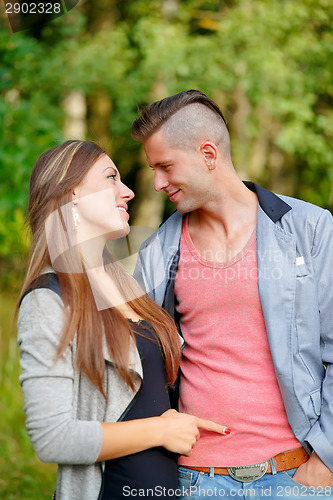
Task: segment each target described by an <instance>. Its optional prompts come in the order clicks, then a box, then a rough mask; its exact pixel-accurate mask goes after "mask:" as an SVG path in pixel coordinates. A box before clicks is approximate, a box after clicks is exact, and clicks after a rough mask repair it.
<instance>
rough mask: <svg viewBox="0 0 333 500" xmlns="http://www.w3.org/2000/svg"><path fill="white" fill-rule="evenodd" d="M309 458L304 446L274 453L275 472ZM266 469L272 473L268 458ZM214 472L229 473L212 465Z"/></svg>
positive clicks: (206, 468)
mask: <svg viewBox="0 0 333 500" xmlns="http://www.w3.org/2000/svg"><path fill="white" fill-rule="evenodd" d="M308 459H309V455H308V453H307V452H306V451H305V449H304V448H296V449H294V450H288V451H284V452H282V453H279V454H278V455H275V456H274V457H273V460H274V464H275V468H276V472H281V471H285V470H289V469H294V468H296V467H299V466H300V465H302V464H304V463H305V462H306V461H307V460H308ZM267 464H268V466H267V470H266V474H271V473H272V467H271V463H270V461H269V460H267ZM184 467H186V468H187V469H192V470H197V471H200V472H207V473H208V474H209V473H210V470H211V469H210V467H192V466H189V465H185V466H184ZM214 474H222V475H225V476H228V475H229V471H228V468H227V467H214Z"/></svg>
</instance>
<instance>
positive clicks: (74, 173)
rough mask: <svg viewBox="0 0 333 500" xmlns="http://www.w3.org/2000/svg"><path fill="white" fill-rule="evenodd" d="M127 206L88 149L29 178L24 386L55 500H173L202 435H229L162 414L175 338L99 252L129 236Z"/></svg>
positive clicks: (22, 315) (75, 145) (55, 153)
mask: <svg viewBox="0 0 333 500" xmlns="http://www.w3.org/2000/svg"><path fill="white" fill-rule="evenodd" d="M133 196H134V194H133V192H132V191H131V190H130V189H128V188H127V187H126V186H125V185H124V184H123V183H122V182H121V179H120V175H119V172H118V170H117V168H116V166H115V165H114V163H113V162H112V160H111V159H110V158H109V157H108V156H107V155H106V153H105V151H103V150H102V149H101V148H99V147H98V146H96V145H95V144H93V143H91V142H83V141H68V142H66V143H64V144H62V145H60V146H56V147H54V148H52V149H50V150H48V151H46V152H45V153H43V154H42V155H41V157H40V158H39V159H38V161H37V163H36V165H35V167H34V169H33V172H32V175H31V183H30V199H29V215H28V221H29V224H30V228H31V231H32V235H33V240H32V253H31V258H30V262H29V267H28V272H27V276H26V279H25V282H24V285H23V289H22V293H21V298H20V306H19V307H20V310H19V318H18V343H19V347H20V360H21V366H22V374H21V377H20V382H21V384H22V388H23V393H24V399H25V411H26V416H27V420H26V425H27V429H28V432H29V435H30V437H31V440H32V444H33V446H34V448H35V450H36V453H37V454H38V456H39V458H40V459H41V460H43V461H46V462H56V463H58V464H59V467H58V476H57V488H56V498H57V500H67V499H68V500H75V499H78V500H95V499H96V500H97V499H99V500H101V499H102V500H110V499H112V500H117V499H118V498H125V497H128V496H133V495H136V494H139V493H138V489H141V490H142V491H145V490H147V489H148V488H155V492H156V496H158V497H161V496H163V494H164V496H165V497H168V498H171V497H173V495H174V491H175V490H176V488H177V473H176V460H175V458H176V454H187V455H188V454H190V453H191V448H192V447H193V446H194V444H195V442H196V440H197V439H198V438H199V428H204V429H207V430H211V431H215V432H218V433H220V434H224V433H225V431H226V430H227V428H226V427H225V426H222V425H219V424H216V423H213V422H210V421H207V420H202V419H199V418H196V417H194V416H191V415H186V414H180V413H178V412H176V411H174V410H170V403H169V398H168V392H167V389H166V387H167V385H171V384H172V383H173V382H174V380H175V378H176V375H177V371H178V367H179V358H180V341H179V337H178V333H177V331H176V329H175V326H174V324H173V322H172V320H171V318H170V317H169V316H168V315H167V314H166V313H165V312H164V311H163V310H162V309H161V308H159V307H158V306H157V305H156V304H155V303H154V302H153V301H151V300H150V299H149V298H148V297H147V296H146V295H144V294H143V292H141V290H140V289H139V288H138V286H137V284H136V283H135V282H134V281H133V279H132V278H131V277H130V276H129V275H127V273H126V272H125V271H124V270H123V269H122V268H121V267H120V265H118V264H117V263H116V262H114V261H113V260H112V256H110V255H108V254H107V252H106V242H107V241H108V240H111V239H115V238H119V237H122V236H125V235H126V234H127V233H128V232H129V226H128V219H129V215H128V212H127V202H128V201H130V200H131V199H132V198H133ZM50 278H51V279H50ZM227 432H228V431H227ZM142 491H141V493H142ZM161 492H162V493H163V494H162V495H161V494H160V493H161ZM141 496H142V495H141ZM150 496H151V494H150Z"/></svg>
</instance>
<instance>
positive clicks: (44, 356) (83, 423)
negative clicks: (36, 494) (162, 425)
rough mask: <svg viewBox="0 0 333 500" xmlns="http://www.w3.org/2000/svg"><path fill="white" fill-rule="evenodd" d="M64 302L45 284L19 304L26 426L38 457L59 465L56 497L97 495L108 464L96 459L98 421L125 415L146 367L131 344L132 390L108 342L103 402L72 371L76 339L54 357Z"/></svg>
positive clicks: (88, 499) (93, 498)
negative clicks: (58, 355) (115, 366)
mask: <svg viewBox="0 0 333 500" xmlns="http://www.w3.org/2000/svg"><path fill="white" fill-rule="evenodd" d="M63 307H64V306H63V303H62V301H61V298H60V297H59V296H58V295H57V294H56V293H55V292H53V291H52V290H49V289H46V288H41V289H36V290H33V291H32V292H30V293H29V294H28V295H26V296H25V298H24V299H23V301H22V304H21V308H20V312H19V318H18V344H19V350H20V362H21V368H22V374H21V375H20V383H21V385H22V389H23V394H24V409H25V413H26V417H27V418H26V427H27V430H28V433H29V436H30V438H31V441H32V444H33V447H34V449H35V451H36V453H37V455H38V457H39V458H40V460H42V461H44V462H55V463H58V464H59V465H58V475H57V487H56V495H57V497H56V498H57V500H97V499H98V496H99V491H100V487H101V480H102V472H103V469H104V463H96V460H97V458H98V456H99V453H100V450H101V445H102V426H101V424H100V422H116V421H117V420H118V419H119V418H120V417H121V415H122V414H123V412H124V411H125V410H126V408H127V407H128V405H129V404H130V402H131V401H132V399H133V397H134V395H135V394H136V392H137V391H138V389H139V387H140V385H141V380H142V366H141V361H140V356H139V353H138V351H137V349H136V347H135V346H132V349H131V359H130V368H131V369H132V370H133V371H134V372H135V373H136V374H137V377H136V380H135V391H132V390H131V389H130V388H129V387H128V386H127V385H126V384H125V382H124V381H123V380H122V379H121V378H120V377H119V376H118V374H117V372H116V370H115V368H114V365H113V363H112V360H111V359H110V357H109V354H108V351H107V348H106V345H105V346H104V357H105V363H106V373H105V387H106V388H107V389H106V390H107V397H108V401H105V399H104V398H103V396H102V395H101V393H100V392H99V391H98V390H97V389H96V387H94V386H93V385H92V384H91V382H90V381H89V380H88V378H87V377H86V376H85V375H84V374H82V373H78V372H77V371H75V370H74V358H75V340H74V342H73V344H72V345H71V347H68V349H67V350H66V352H65V353H64V354H63V355H62V356H61V358H60V359H59V360H58V361H57V362H55V361H54V360H55V356H56V353H57V349H58V345H59V341H60V338H61V335H62V328H63V321H64V314H63ZM50 496H51V494H50Z"/></svg>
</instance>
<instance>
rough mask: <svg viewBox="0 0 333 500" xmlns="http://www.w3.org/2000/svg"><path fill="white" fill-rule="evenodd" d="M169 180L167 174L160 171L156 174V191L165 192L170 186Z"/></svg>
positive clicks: (156, 171)
mask: <svg viewBox="0 0 333 500" xmlns="http://www.w3.org/2000/svg"><path fill="white" fill-rule="evenodd" d="M168 184H169V183H168V180H167V177H166V175H165V173H163V172H161V171H160V170H155V172H154V189H155V191H163V190H164V189H165V188H166V187H167V186H168Z"/></svg>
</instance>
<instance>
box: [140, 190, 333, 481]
mask: <svg viewBox="0 0 333 500" xmlns="http://www.w3.org/2000/svg"><path fill="white" fill-rule="evenodd" d="M245 184H246V185H247V187H248V188H249V189H251V190H252V191H255V192H256V194H257V196H258V200H259V206H258V216H257V228H256V234H257V266H258V293H259V299H260V303H261V307H262V311H263V315H264V320H265V324H266V330H267V337H268V341H269V346H270V349H271V353H272V359H273V363H274V367H275V373H276V377H277V380H278V383H279V387H280V390H281V394H282V398H283V401H284V405H285V408H286V412H287V416H288V421H289V423H290V425H291V428H292V430H293V433H294V434H295V436H296V438H297V439H298V440H299V442H300V443H301V444H302V445H303V446H304V447H305V448H306V449H307V451H308V452H311V451H312V450H314V451H315V452H316V453H317V455H318V456H319V457H320V458H321V460H322V461H323V462H324V463H325V464H326V465H327V467H329V468H330V469H331V470H332V471H333V365H332V362H333V281H332V272H333V251H332V250H333V218H332V215H331V214H330V212H329V211H327V210H323V209H322V208H319V207H317V206H315V205H312V204H310V203H307V202H304V201H301V200H297V199H295V198H290V197H287V196H280V195H279V196H277V195H275V194H273V193H271V192H270V191H267V190H265V189H263V188H261V187H260V186H258V185H256V184H254V183H250V182H246V183H245ZM181 226H182V214H180V213H179V212H175V213H174V214H173V215H172V216H171V217H169V219H168V220H167V221H166V222H165V223H164V224H162V225H161V227H160V228H159V229H158V231H156V233H154V234H153V235H152V236H151V237H150V238H148V239H147V240H146V241H145V242H144V243H143V244H142V246H141V249H140V252H139V257H138V262H137V265H136V268H135V271H134V276H135V278H136V279H137V280H138V281H139V282H140V283H141V285H142V286H143V287H144V288H145V289H146V291H147V293H148V294H149V295H150V296H151V298H153V299H154V300H155V301H156V302H157V303H158V304H160V305H162V306H163V307H165V309H167V310H168V312H169V313H170V314H171V315H172V316H173V317H174V318H175V320H176V322H177V321H178V322H179V318H177V316H176V315H175V313H176V311H175V297H174V280H175V276H176V273H177V269H178V262H179V256H180V238H181ZM185 343H186V339H185ZM324 365H325V366H324Z"/></svg>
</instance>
